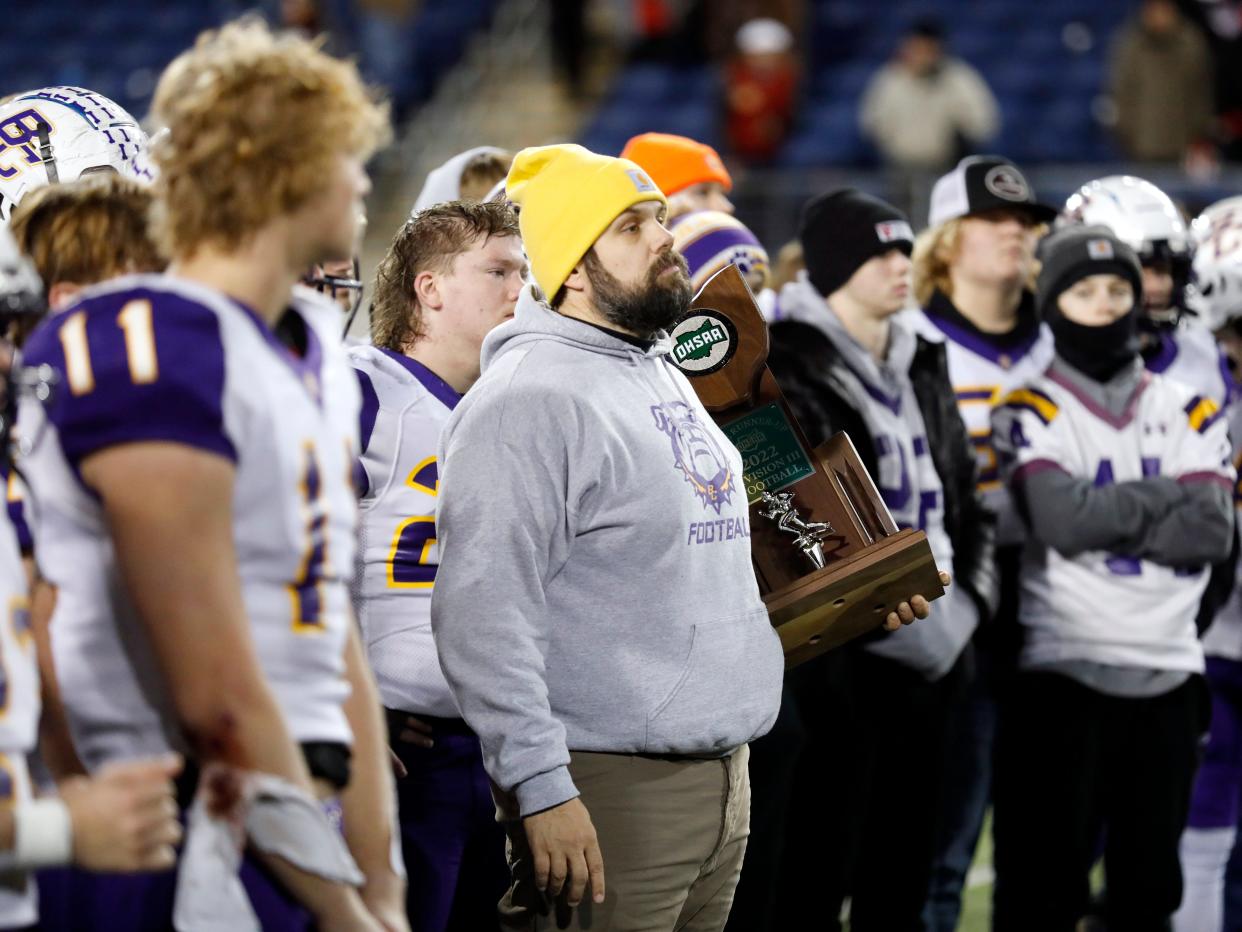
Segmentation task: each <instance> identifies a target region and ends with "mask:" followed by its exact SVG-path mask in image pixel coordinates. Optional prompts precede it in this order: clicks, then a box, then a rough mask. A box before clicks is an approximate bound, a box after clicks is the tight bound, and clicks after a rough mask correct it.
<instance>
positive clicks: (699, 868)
mask: <svg viewBox="0 0 1242 932" xmlns="http://www.w3.org/2000/svg"><path fill="white" fill-rule="evenodd" d="M749 756H750V749H749V748H748V747H741V748H739V749H738V750H737V751H735V752H734V753H733V754H731V755H730V756H729V757H727V758H723V759H720V760H676V761H673V760H662V759H656V758H650V757H638V756H634V755H629V754H589V753H582V752H577V753H573V754H572V755H571V760H570V764H569V771H570V773H571V774H572V776H573V778H574V783H575V785H576V786H577V787H578V791H579V792H580V793H581V794H582V802H583V805H585V806H586V808H587V811H588V812H589V813H590V814H591V821H592V823H593V824H594V825H595V831H596V834H597V835H598V836H599V845H600V850H601V852H602V853H603V856H604V880H605V887H606V891H607V893H606V897H605V900H604V902H603V903H600V904H596V903H593V902H591V894H590V892H589V891H588V892H587V894H586V896H585V897H584V899H583V901H582V903H581V904H580V905H579V906H578V908H577V909H574V910H571V909H569V908H568V907H567V906H566V905H565V903H564V898H563V897H561V898H558V900H557V901H556V902H555V903H552V904H549V903H548V902H547V900H546V899H545V898H544V897H543V896H542V895H540V894H539V893H538V892H537V891H535V889H534V871H533V866H532V863H531V857H530V849H529V848H528V847H527V843H526V832H525V829H524V827H523V825H522V823H521V822H519V821H515V820H511V821H507V822H506V823H505V831H506V833H507V834H508V837H509V866H510V870H511V872H512V877H513V883H512V885H511V886H510V887H509V891H508V893H506V894H505V896H504V899H502V900H501V901H500V918H501V926H502V927H503V928H505V929H511V930H522V932H544V930H551V929H577V930H592V932H605V930H606V932H683V930H684V932H719V930H721V929H723V928H724V924H725V920H726V919H727V918H728V917H729V907H730V906H731V905H732V904H733V890H734V888H735V887H736V886H737V879H738V875H739V874H740V873H741V871H742V856H743V855H744V854H745V853H746V838H747V836H748V835H749V834H750V777H749V775H748V773H747V768H746V762H747V759H748V758H749ZM503 808H504V807H503V804H502V810H503Z"/></svg>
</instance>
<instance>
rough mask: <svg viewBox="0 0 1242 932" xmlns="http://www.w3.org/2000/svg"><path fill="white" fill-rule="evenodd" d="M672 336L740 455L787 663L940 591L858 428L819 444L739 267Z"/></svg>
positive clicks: (718, 279)
mask: <svg viewBox="0 0 1242 932" xmlns="http://www.w3.org/2000/svg"><path fill="white" fill-rule="evenodd" d="M672 335H673V340H674V348H673V362H674V363H675V364H676V365H677V367H678V368H679V369H681V371H682V372H683V373H685V375H686V376H687V377H688V378H689V380H690V384H691V385H693V386H694V389H695V392H696V393H697V394H698V396H699V400H700V401H702V402H703V406H704V407H705V408H707V410H708V411H709V412H710V413H711V415H712V417H713V418H714V419H715V421H716V423H717V424H719V425H720V427H721V429H722V430H723V431H724V432H725V434H727V435H728V437H729V439H730V440H732V441H733V444H734V445H735V446H736V447H737V448H738V450H739V451H740V452H741V454H742V463H743V469H744V477H743V478H744V480H745V485H746V498H747V501H748V502H749V503H750V528H751V549H752V557H753V560H754V564H755V574H756V576H758V579H759V589H760V592H761V593H762V594H763V601H764V603H765V604H766V605H767V608H768V614H769V616H770V617H771V619H772V624H773V625H774V626H775V627H776V632H777V634H779V635H780V639H781V644H782V646H783V647H784V648H785V662H786V665H787V666H789V667H793V666H796V665H797V664H799V663H802V662H803V661H805V660H809V659H810V658H812V657H814V656H816V655H818V654H821V653H823V652H824V651H826V650H828V649H829V648H832V647H836V646H837V645H839V644H843V643H845V642H846V641H848V640H850V639H851V638H854V637H857V636H858V635H860V634H862V633H864V632H866V631H869V630H872V629H873V628H876V627H878V626H879V625H881V624H883V622H884V619H885V618H886V617H887V616H888V614H889V612H893V611H896V609H897V605H898V604H899V603H901V602H904V601H907V600H908V599H909V598H910V597H911V596H913V595H915V594H918V595H922V596H924V597H925V598H927V599H928V600H931V599H935V598H938V597H939V596H942V595H944V587H943V586H942V585H941V583H940V575H939V571H938V569H937V567H936V563H935V560H934V559H933V558H932V552H931V547H930V545H929V544H928V542H927V536H926V535H925V534H924V533H923V532H922V531H914V530H899V529H898V527H897V525H896V524H895V523H894V522H893V517H892V515H891V514H889V511H888V507H887V506H886V505H885V504H884V500H883V499H882V498H881V497H880V493H879V491H878V490H877V489H876V487H875V484H874V483H873V482H872V481H871V477H870V476H869V475H867V471H866V469H865V468H863V465H862V461H861V460H860V459H859V458H858V453H857V451H856V450H855V449H854V445H853V443H851V442H850V438H849V437H847V436H846V435H845V434H843V433H841V434H836V435H835V436H833V437H831V438H830V439H828V440H827V441H826V442H824V443H823V444H821V445H820V446H819V447H817V448H815V449H814V450H812V449H811V447H810V444H809V443H808V442H807V439H806V436H805V435H804V434H803V433H802V429H801V428H800V427H799V426H798V423H797V421H795V420H794V418H793V415H792V414H790V411H789V406H788V405H787V403H786V402H785V398H784V396H783V395H782V394H781V390H780V388H778V387H777V384H776V379H775V378H773V376H772V373H771V372H770V371H769V370H768V367H767V365H766V362H767V357H768V328H767V324H766V323H765V322H764V320H763V317H762V315H761V314H760V313H759V308H758V307H757V306H756V304H755V300H754V298H753V297H752V296H751V293H750V289H749V288H748V287H747V285H746V281H745V280H744V279H743V278H742V274H741V272H739V271H738V269H737V268H736V267H735V266H732V265H730V266H726V267H725V268H724V269H722V270H721V271H719V272H717V273H716V274H715V275H714V276H712V278H711V279H710V280H709V281H708V282H707V284H706V285H704V286H703V288H702V290H701V291H700V292H699V293H698V294H697V295H696V296H695V298H694V301H693V302H692V304H691V309H690V311H689V312H688V313H687V314H686V316H685V317H683V318H682V319H681V320H680V321H679V322H678V324H677V326H676V327H675V328H673V334H672ZM916 623H917V622H916Z"/></svg>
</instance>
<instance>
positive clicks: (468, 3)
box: [0, 0, 498, 118]
mask: <svg viewBox="0 0 1242 932" xmlns="http://www.w3.org/2000/svg"><path fill="white" fill-rule="evenodd" d="M497 2H498V0H453V2H452V3H426V4H423V5H422V8H421V9H420V11H419V13H418V15H417V16H415V17H413V18H412V19H411V21H410V24H409V26H408V34H407V36H406V39H407V40H408V41H409V43H410V52H409V61H410V65H409V67H408V68H406V69H403V70H402V72H401V73H400V75H399V77H398V80H396V81H395V82H394V86H393V87H391V88H390V91H391V93H392V97H393V102H394V106H395V109H396V110H397V111H398V112H404V111H406V110H408V108H409V107H410V106H412V105H414V104H417V103H419V102H421V101H423V100H426V99H427V98H428V97H429V96H430V95H431V92H432V91H433V90H434V89H435V86H436V84H437V82H438V81H439V79H440V77H441V76H443V75H444V74H445V72H446V71H448V69H449V68H451V67H452V66H453V65H454V64H455V63H456V62H457V61H458V59H459V58H460V57H461V55H462V53H463V51H464V50H465V47H466V42H467V40H468V39H469V37H470V36H471V35H472V34H473V33H474V32H476V31H477V30H478V29H480V28H481V27H482V26H483V25H485V24H486V23H487V22H488V21H489V20H490V18H491V15H492V13H493V12H494V10H495V7H496V6H497ZM254 6H255V5H254V4H253V3H248V4H247V3H242V2H241V0H202V2H197V3H170V2H167V0H126V2H125V3H103V4H100V3H97V2H90V0H59V2H57V3H40V4H31V5H28V6H27V7H25V8H24V9H23V10H22V13H21V15H20V16H15V17H9V18H8V21H7V22H6V24H5V29H4V31H3V33H0V61H3V62H4V63H5V68H4V78H5V82H4V83H5V86H6V88H8V89H16V88H34V87H41V86H45V85H49V84H79V85H84V86H86V87H89V88H91V89H92V90H95V91H99V92H100V93H102V94H105V95H107V96H108V97H111V98H113V99H114V100H116V101H117V102H118V103H120V104H121V105H122V106H124V107H125V108H126V109H128V110H130V111H131V112H132V113H134V115H135V116H138V117H139V118H141V117H142V116H144V115H145V114H146V112H147V109H148V107H149V105H150V98H151V94H152V92H153V91H154V89H155V80H156V78H157V77H158V76H159V73H160V71H161V70H162V69H163V68H164V66H165V65H167V64H168V62H169V61H171V60H172V58H173V57H175V56H176V55H177V54H178V53H179V52H181V51H182V50H183V49H185V48H187V47H189V46H190V45H191V44H192V43H193V41H194V37H195V36H196V35H197V34H198V33H199V32H200V31H201V30H203V29H205V28H208V27H210V26H214V25H217V24H219V23H222V22H224V21H226V20H228V19H230V18H232V17H235V16H237V15H239V14H240V13H242V12H244V11H246V10H250V9H254ZM277 6H278V3H275V2H272V0H269V2H268V3H266V4H265V5H264V9H265V12H267V13H268V14H269V15H271V14H272V13H274V11H275V9H276V7H277ZM323 9H324V19H325V22H326V23H327V24H328V25H329V27H330V28H331V31H332V32H333V43H332V44H333V46H334V47H337V48H338V49H339V50H341V51H356V50H357V49H358V48H359V42H358V34H359V33H358V26H359V20H358V14H357V10H356V3H354V2H353V0H328V2H326V3H324V4H323ZM360 64H361V65H362V68H363V71H364V73H366V72H367V71H368V68H367V62H366V60H365V56H362V61H361V62H360Z"/></svg>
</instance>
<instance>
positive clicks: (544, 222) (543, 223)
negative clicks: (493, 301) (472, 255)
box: [505, 145, 668, 301]
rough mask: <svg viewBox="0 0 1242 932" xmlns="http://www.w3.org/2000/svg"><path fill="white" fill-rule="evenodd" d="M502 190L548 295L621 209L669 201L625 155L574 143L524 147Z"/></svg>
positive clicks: (554, 290) (556, 287)
mask: <svg viewBox="0 0 1242 932" xmlns="http://www.w3.org/2000/svg"><path fill="white" fill-rule="evenodd" d="M505 193H506V195H508V198H509V200H511V201H513V203H515V204H517V205H518V207H519V208H520V213H519V214H518V222H519V225H520V226H521V228H522V245H523V246H524V247H525V248H526V255H527V257H528V258H529V259H530V268H531V272H532V274H533V275H534V276H535V281H536V283H538V285H539V288H540V290H541V291H543V293H544V295H545V296H547V299H548V300H549V301H551V300H552V298H553V297H555V295H556V293H557V292H558V291H560V289H561V285H563V284H565V279H567V278H568V277H569V274H570V273H571V272H572V271H573V270H574V266H575V265H577V264H578V261H579V260H580V259H581V258H582V257H583V256H585V255H586V254H587V252H588V251H589V250H590V248H591V246H592V245H593V244H594V243H595V241H596V240H597V239H599V235H600V234H601V233H603V232H604V230H606V229H608V224H610V223H612V221H613V220H615V219H616V218H617V217H618V215H620V214H621V212H622V211H624V210H625V209H626V208H628V207H631V206H633V205H634V204H637V203H639V202H641V201H660V202H661V203H663V204H665V205H667V204H668V201H667V200H666V199H665V197H664V194H663V193H662V192H661V191H660V189H659V188H657V187H656V186H655V183H654V182H652V180H651V178H650V177H649V176H648V175H647V173H646V172H645V171H643V170H642V169H641V168H639V167H638V166H637V165H635V164H634V163H633V162H631V161H630V160H629V159H618V158H613V157H611V156H607V155H597V154H595V153H594V152H591V151H589V150H587V149H584V148H583V147H582V146H577V145H558V146H537V147H534V148H530V149H523V150H522V151H521V152H519V153H518V154H517V156H516V157H515V158H514V159H513V167H512V168H510V169H509V177H508V180H507V181H506V182H505Z"/></svg>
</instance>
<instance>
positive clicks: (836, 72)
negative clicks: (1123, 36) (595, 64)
mask: <svg viewBox="0 0 1242 932" xmlns="http://www.w3.org/2000/svg"><path fill="white" fill-rule="evenodd" d="M1131 6H1132V4H1131V3H1130V2H1129V0H1099V2H1096V3H1094V4H1082V3H1080V2H1078V0H1041V2H1039V3H1026V2H1022V0H996V2H991V3H986V4H980V3H975V2H973V0H920V2H918V3H913V2H902V3H894V4H891V5H889V4H886V5H885V8H884V11H883V15H876V11H875V8H871V7H868V6H866V5H864V4H858V3H844V2H840V0H814V2H812V4H811V8H810V9H809V10H808V16H807V21H806V29H805V35H804V37H803V38H804V44H805V46H806V51H807V58H806V78H805V83H804V86H803V102H802V108H801V112H800V116H799V119H798V122H797V124H796V126H795V127H794V130H793V132H792V133H791V135H790V138H789V140H788V141H787V143H786V145H785V147H784V149H783V151H782V153H781V155H780V157H779V159H778V164H779V165H780V166H783V167H787V168H799V169H808V168H817V167H829V166H838V167H867V166H871V165H875V164H876V163H877V156H876V153H875V150H874V148H873V147H872V146H871V144H870V143H869V142H868V141H867V140H865V139H864V138H863V137H862V135H861V133H860V132H859V130H858V120H857V112H858V103H859V100H860V98H861V95H862V92H863V89H864V88H865V87H866V83H867V81H868V79H869V78H870V77H871V75H872V74H873V73H874V72H875V70H876V69H877V68H879V67H880V66H881V65H882V64H883V63H884V61H885V60H886V59H887V58H888V57H889V55H890V54H891V53H892V51H893V49H894V48H895V47H896V45H897V42H898V40H899V38H900V36H901V34H902V32H903V30H904V29H906V28H907V26H908V25H909V24H910V23H911V22H912V21H913V20H914V18H915V17H917V16H925V15H933V16H938V17H940V18H941V20H942V21H943V23H944V24H945V28H946V34H947V45H948V48H949V51H950V53H951V54H954V55H957V56H959V57H961V58H963V59H965V60H966V61H968V62H970V63H971V64H973V65H974V66H975V67H976V68H978V69H979V70H980V71H981V72H982V73H983V75H984V77H985V78H986V79H987V81H988V83H989V84H990V85H991V87H992V89H993V92H994V93H995V94H996V96H997V98H998V100H999V101H1000V105H1001V111H1002V113H1003V117H1004V125H1003V128H1002V130H1001V133H1000V136H999V137H998V139H997V140H996V141H995V143H994V144H993V145H992V146H991V148H993V149H995V150H997V151H1001V152H1004V153H1005V154H1007V155H1009V156H1010V157H1011V158H1014V159H1016V160H1018V161H1019V162H1024V163H1038V162H1079V161H1101V160H1110V159H1114V158H1116V156H1117V152H1116V151H1115V149H1114V148H1113V146H1112V143H1111V141H1110V139H1109V136H1108V132H1107V129H1106V128H1104V127H1102V126H1101V125H1099V123H1098V121H1097V120H1096V117H1095V116H1094V113H1095V107H1094V102H1095V100H1096V98H1098V97H1099V95H1100V94H1101V93H1102V92H1103V90H1104V80H1105V75H1106V70H1107V55H1108V47H1109V42H1110V39H1111V37H1112V35H1113V33H1114V32H1115V31H1116V29H1117V27H1118V26H1119V25H1120V24H1121V23H1122V22H1123V21H1124V19H1125V17H1126V16H1127V14H1128V13H1129V11H1130V8H1131ZM720 95H721V88H720V86H719V78H718V76H717V75H716V73H715V70H714V69H713V68H711V67H710V66H696V67H693V68H679V67H676V66H672V65H659V64H652V63H650V62H643V63H641V64H634V65H631V66H629V67H628V68H626V69H624V70H623V71H622V72H621V73H620V74H619V75H618V77H617V79H616V82H615V84H614V86H613V87H612V89H611V91H610V92H609V94H608V95H607V96H606V98H605V100H604V101H603V104H602V106H601V107H600V109H599V111H598V113H597V114H596V115H595V117H594V119H593V120H592V121H591V122H590V123H589V124H588V125H587V127H586V129H585V130H584V132H583V134H582V142H583V144H584V145H586V146H588V147H589V148H594V149H596V150H598V151H600V152H617V151H619V150H620V148H621V146H622V145H624V143H625V140H626V139H628V138H629V137H630V136H632V135H634V134H635V133H638V132H643V131H645V130H671V131H676V132H680V133H683V134H686V135H690V136H694V137H695V138H699V139H703V140H705V141H708V142H712V143H713V144H715V143H719V142H720V135H721V130H720ZM696 130H697V132H696Z"/></svg>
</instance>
